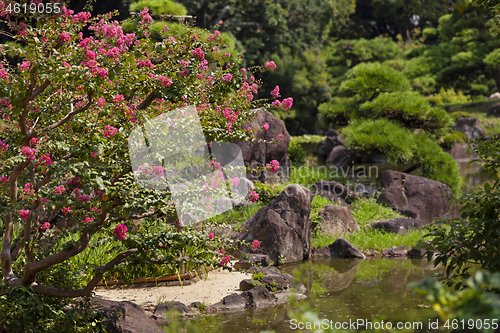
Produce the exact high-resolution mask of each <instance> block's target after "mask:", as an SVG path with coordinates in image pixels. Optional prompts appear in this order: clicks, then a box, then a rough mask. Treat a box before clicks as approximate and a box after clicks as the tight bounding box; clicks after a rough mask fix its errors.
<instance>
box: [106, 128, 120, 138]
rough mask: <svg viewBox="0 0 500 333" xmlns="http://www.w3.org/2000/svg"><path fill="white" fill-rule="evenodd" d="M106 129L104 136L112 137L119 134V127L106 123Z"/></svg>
mask: <svg viewBox="0 0 500 333" xmlns="http://www.w3.org/2000/svg"><path fill="white" fill-rule="evenodd" d="M104 130H105V131H104V137H106V138H111V137H114V136H115V135H116V134H118V129H117V128H116V127H113V126H111V125H106V127H104Z"/></svg>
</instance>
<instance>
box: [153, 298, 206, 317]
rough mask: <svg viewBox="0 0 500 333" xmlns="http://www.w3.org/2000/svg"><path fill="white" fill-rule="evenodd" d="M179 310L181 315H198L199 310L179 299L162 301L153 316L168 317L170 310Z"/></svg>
mask: <svg viewBox="0 0 500 333" xmlns="http://www.w3.org/2000/svg"><path fill="white" fill-rule="evenodd" d="M170 311H177V312H178V313H179V314H180V315H181V316H183V317H185V316H196V315H197V314H198V311H196V310H194V309H191V308H190V307H188V306H187V305H185V304H184V303H182V302H179V301H173V302H166V303H160V304H158V305H157V306H156V308H155V311H154V312H153V316H155V317H156V318H168V312H170Z"/></svg>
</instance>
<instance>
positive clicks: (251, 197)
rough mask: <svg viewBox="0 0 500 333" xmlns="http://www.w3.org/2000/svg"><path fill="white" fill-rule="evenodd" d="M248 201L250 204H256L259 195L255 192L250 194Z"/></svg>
mask: <svg viewBox="0 0 500 333" xmlns="http://www.w3.org/2000/svg"><path fill="white" fill-rule="evenodd" d="M248 200H250V201H251V202H257V200H259V194H258V193H257V192H255V191H252V192H250V195H249V196H248Z"/></svg>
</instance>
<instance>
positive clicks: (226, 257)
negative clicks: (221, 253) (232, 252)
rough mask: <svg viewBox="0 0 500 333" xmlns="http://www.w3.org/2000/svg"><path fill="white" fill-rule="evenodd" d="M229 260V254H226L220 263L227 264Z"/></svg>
mask: <svg viewBox="0 0 500 333" xmlns="http://www.w3.org/2000/svg"><path fill="white" fill-rule="evenodd" d="M228 262H229V256H225V257H224V258H222V260H221V262H220V264H221V265H227V263H228Z"/></svg>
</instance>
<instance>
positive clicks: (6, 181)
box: [0, 177, 9, 184]
mask: <svg viewBox="0 0 500 333" xmlns="http://www.w3.org/2000/svg"><path fill="white" fill-rule="evenodd" d="M0 182H2V183H4V184H6V183H8V182H9V178H7V177H0Z"/></svg>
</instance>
